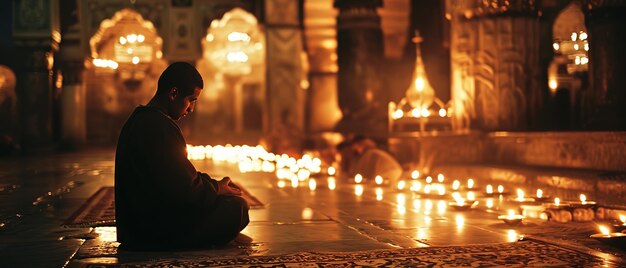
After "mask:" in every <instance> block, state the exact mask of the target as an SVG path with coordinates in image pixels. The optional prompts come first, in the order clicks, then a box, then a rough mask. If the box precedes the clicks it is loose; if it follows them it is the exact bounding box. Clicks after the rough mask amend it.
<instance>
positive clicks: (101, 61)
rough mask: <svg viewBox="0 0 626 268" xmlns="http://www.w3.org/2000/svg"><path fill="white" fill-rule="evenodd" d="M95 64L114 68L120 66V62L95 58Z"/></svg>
mask: <svg viewBox="0 0 626 268" xmlns="http://www.w3.org/2000/svg"><path fill="white" fill-rule="evenodd" d="M93 65H94V66H96V67H100V68H111V69H113V70H115V69H117V67H119V64H118V63H117V62H115V61H113V60H105V59H93Z"/></svg>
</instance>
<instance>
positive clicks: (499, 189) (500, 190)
mask: <svg viewBox="0 0 626 268" xmlns="http://www.w3.org/2000/svg"><path fill="white" fill-rule="evenodd" d="M498 193H504V186H502V185H498Z"/></svg>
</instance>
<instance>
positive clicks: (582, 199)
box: [580, 194, 587, 204]
mask: <svg viewBox="0 0 626 268" xmlns="http://www.w3.org/2000/svg"><path fill="white" fill-rule="evenodd" d="M580 203H583V204H585V203H587V196H585V194H580Z"/></svg>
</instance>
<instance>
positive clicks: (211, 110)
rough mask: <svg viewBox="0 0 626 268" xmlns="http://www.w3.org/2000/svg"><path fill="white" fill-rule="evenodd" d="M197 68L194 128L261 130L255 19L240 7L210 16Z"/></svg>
mask: <svg viewBox="0 0 626 268" xmlns="http://www.w3.org/2000/svg"><path fill="white" fill-rule="evenodd" d="M201 43H202V51H203V52H202V58H201V59H200V60H198V62H197V68H198V70H199V71H200V74H201V75H202V77H203V79H204V84H205V88H204V89H205V90H204V93H203V95H202V96H201V99H200V102H199V105H198V106H197V110H196V115H195V129H196V130H202V132H207V131H208V132H220V131H235V132H237V133H241V132H244V131H257V132H260V131H262V130H263V128H264V125H265V123H264V122H265V120H266V119H265V117H266V115H265V111H266V108H265V103H266V99H265V36H264V33H263V32H262V31H261V28H260V27H259V24H258V21H257V19H256V18H255V17H254V15H252V14H251V13H248V12H246V11H245V10H243V9H240V8H234V9H232V10H230V11H229V12H226V13H225V14H224V16H223V17H222V18H221V19H216V20H214V21H212V22H211V25H210V26H209V28H208V29H207V34H206V36H205V37H204V38H203V39H202V41H201Z"/></svg>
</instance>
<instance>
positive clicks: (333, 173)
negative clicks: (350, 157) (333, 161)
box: [328, 167, 336, 176]
mask: <svg viewBox="0 0 626 268" xmlns="http://www.w3.org/2000/svg"><path fill="white" fill-rule="evenodd" d="M335 172H336V171H335V168H334V167H328V175H330V176H333V175H335Z"/></svg>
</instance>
